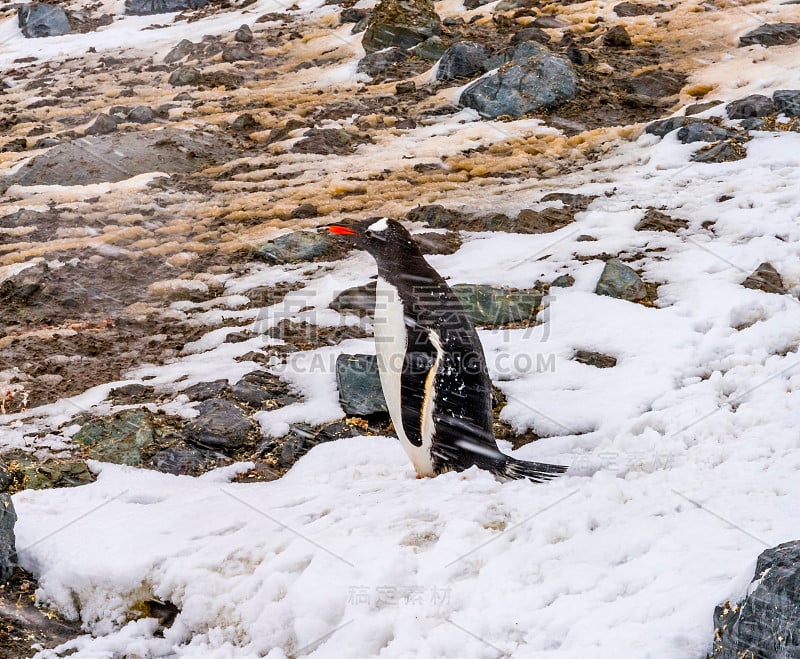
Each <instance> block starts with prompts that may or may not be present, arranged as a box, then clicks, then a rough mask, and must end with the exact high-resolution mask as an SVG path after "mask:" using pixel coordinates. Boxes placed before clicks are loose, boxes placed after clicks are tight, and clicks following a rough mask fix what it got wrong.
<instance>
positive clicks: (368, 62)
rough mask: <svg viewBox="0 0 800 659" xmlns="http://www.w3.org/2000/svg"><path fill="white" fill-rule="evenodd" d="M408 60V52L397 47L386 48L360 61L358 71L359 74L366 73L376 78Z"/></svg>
mask: <svg viewBox="0 0 800 659" xmlns="http://www.w3.org/2000/svg"><path fill="white" fill-rule="evenodd" d="M406 59H408V51H406V50H403V49H402V48H396V47H392V48H386V49H384V50H379V51H377V52H375V53H369V54H368V55H367V56H366V57H364V58H363V59H362V60H361V61H359V63H358V66H357V67H356V71H357V72H358V73H366V74H367V75H368V76H376V75H380V74H381V73H384V72H385V71H387V70H388V69H390V68H391V67H393V66H394V65H395V64H399V63H400V62H402V61H404V60H406Z"/></svg>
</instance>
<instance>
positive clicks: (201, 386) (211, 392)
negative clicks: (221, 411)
mask: <svg viewBox="0 0 800 659" xmlns="http://www.w3.org/2000/svg"><path fill="white" fill-rule="evenodd" d="M229 388H230V387H229V385H228V381H227V380H212V381H211V382H198V383H197V384H193V385H192V386H191V387H186V389H184V390H183V391H182V392H181V393H182V394H186V395H187V396H188V397H189V400H198V401H200V400H208V399H209V398H218V397H220V396H222V395H223V394H224V393H225V392H227V391H228V390H229Z"/></svg>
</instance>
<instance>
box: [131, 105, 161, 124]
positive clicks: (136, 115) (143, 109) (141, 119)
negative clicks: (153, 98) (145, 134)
mask: <svg viewBox="0 0 800 659" xmlns="http://www.w3.org/2000/svg"><path fill="white" fill-rule="evenodd" d="M155 117H156V115H155V113H154V112H153V110H152V109H151V108H150V106H148V105H137V106H136V107H135V108H133V110H131V111H130V112H128V114H127V116H126V117H125V119H126V120H127V121H132V122H134V123H136V124H148V123H150V122H151V121H153V120H154V119H155Z"/></svg>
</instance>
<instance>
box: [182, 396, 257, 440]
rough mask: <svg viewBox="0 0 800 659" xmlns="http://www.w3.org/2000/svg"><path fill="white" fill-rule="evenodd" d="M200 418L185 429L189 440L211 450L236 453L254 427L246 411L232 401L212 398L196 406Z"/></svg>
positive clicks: (196, 418)
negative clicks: (234, 450)
mask: <svg viewBox="0 0 800 659" xmlns="http://www.w3.org/2000/svg"><path fill="white" fill-rule="evenodd" d="M197 410H198V411H199V412H200V415H199V416H197V417H195V418H194V419H192V420H191V421H189V423H187V424H186V427H185V429H184V431H185V433H186V439H187V440H188V441H190V442H192V443H193V444H199V445H200V446H205V447H208V448H218V449H236V448H239V447H240V446H242V444H244V443H245V442H246V441H247V440H248V438H249V436H250V433H251V431H253V430H255V426H254V424H253V422H252V421H251V420H250V418H249V417H248V416H247V414H246V413H245V411H244V410H243V409H242V408H241V407H239V406H238V405H236V403H232V402H231V401H229V400H224V399H222V398H210V399H208V400H204V401H203V402H201V403H200V404H199V405H198V406H197Z"/></svg>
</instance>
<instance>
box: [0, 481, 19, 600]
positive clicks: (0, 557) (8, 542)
mask: <svg viewBox="0 0 800 659" xmlns="http://www.w3.org/2000/svg"><path fill="white" fill-rule="evenodd" d="M16 523H17V513H16V512H15V510H14V502H13V501H12V500H11V497H10V496H9V495H8V494H0V585H2V584H4V583H5V582H6V581H8V580H9V579H10V578H11V575H12V574H13V572H14V569H15V568H16V567H17V549H16V539H15V537H14V525H15V524H16Z"/></svg>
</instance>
